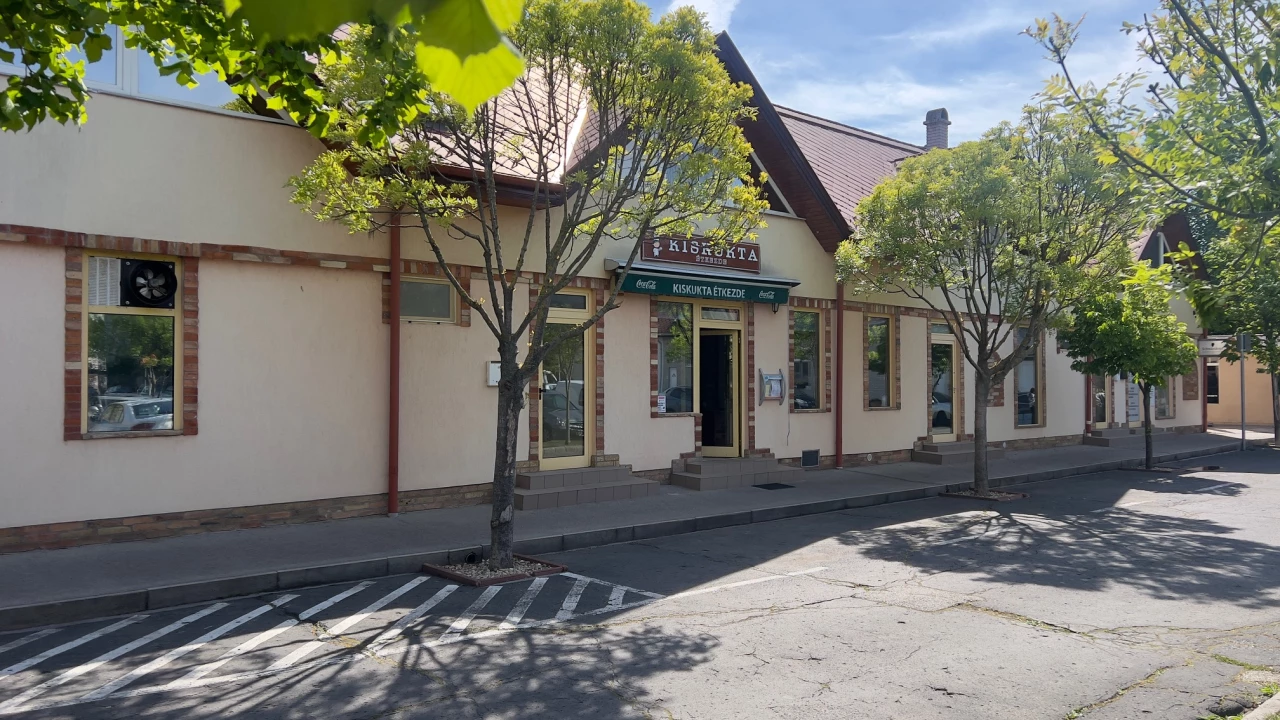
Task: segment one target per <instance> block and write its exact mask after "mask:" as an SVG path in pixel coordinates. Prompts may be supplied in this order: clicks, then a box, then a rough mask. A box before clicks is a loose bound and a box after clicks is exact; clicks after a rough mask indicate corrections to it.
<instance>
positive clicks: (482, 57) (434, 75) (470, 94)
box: [416, 42, 524, 113]
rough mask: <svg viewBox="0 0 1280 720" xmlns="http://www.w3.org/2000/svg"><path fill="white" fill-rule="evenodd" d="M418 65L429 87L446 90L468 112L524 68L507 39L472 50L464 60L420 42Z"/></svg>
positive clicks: (494, 93)
mask: <svg viewBox="0 0 1280 720" xmlns="http://www.w3.org/2000/svg"><path fill="white" fill-rule="evenodd" d="M416 49H417V60H418V68H419V69H420V70H421V71H422V74H424V75H426V76H427V79H429V80H430V81H431V85H432V87H434V88H435V89H436V90H439V91H440V92H443V93H446V94H448V95H449V96H450V97H452V98H453V99H454V100H455V101H456V102H457V103H458V104H459V105H461V106H463V107H464V108H466V110H467V112H468V113H470V112H474V111H475V109H476V107H477V106H479V105H480V104H481V103H483V102H485V101H487V100H489V99H490V98H493V97H495V96H497V94H498V93H500V92H502V91H503V90H505V89H506V88H507V87H510V85H511V83H513V82H515V80H516V78H518V77H520V75H521V74H522V73H523V72H524V60H523V59H522V58H521V57H520V55H518V54H517V53H516V52H515V50H514V49H512V48H511V46H510V45H508V44H507V43H506V42H502V43H500V44H499V45H498V46H497V47H494V48H493V49H491V50H489V51H488V52H484V53H479V54H472V55H470V56H468V57H467V59H466V60H465V61H463V62H458V56H457V55H455V54H454V53H453V52H450V51H449V50H446V49H444V48H440V47H433V46H431V45H427V44H424V43H422V42H419V43H418V44H417V48H416Z"/></svg>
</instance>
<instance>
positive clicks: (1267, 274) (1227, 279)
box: [1205, 237, 1280, 375]
mask: <svg viewBox="0 0 1280 720" xmlns="http://www.w3.org/2000/svg"><path fill="white" fill-rule="evenodd" d="M1240 244H1241V240H1240V238H1238V237H1232V238H1230V239H1227V240H1223V241H1221V242H1220V243H1218V244H1217V245H1216V246H1215V247H1214V248H1212V250H1210V252H1208V253H1206V254H1205V262H1206V263H1207V264H1208V266H1209V270H1210V272H1212V273H1213V276H1214V285H1213V288H1212V290H1211V292H1212V293H1213V294H1214V295H1215V298H1216V303H1215V304H1214V307H1215V309H1216V313H1215V315H1214V318H1215V323H1214V327H1215V329H1217V330H1221V331H1222V332H1227V333H1231V334H1240V333H1245V334H1248V335H1252V336H1253V338H1254V341H1253V349H1252V350H1251V351H1250V353H1249V354H1250V355H1251V356H1252V357H1253V358H1254V359H1255V360H1257V361H1258V364H1259V368H1258V372H1265V373H1267V374H1271V375H1274V374H1277V373H1280V247H1273V246H1271V245H1267V246H1265V247H1263V248H1261V249H1260V251H1259V252H1258V253H1252V252H1247V251H1246V252H1244V253H1241V248H1240ZM1242 255H1243V256H1242ZM1223 355H1224V357H1226V358H1227V359H1228V360H1231V361H1232V362H1236V361H1238V360H1239V359H1240V353H1239V350H1238V348H1237V347H1236V346H1235V344H1233V343H1228V347H1227V351H1226V352H1225V353H1223Z"/></svg>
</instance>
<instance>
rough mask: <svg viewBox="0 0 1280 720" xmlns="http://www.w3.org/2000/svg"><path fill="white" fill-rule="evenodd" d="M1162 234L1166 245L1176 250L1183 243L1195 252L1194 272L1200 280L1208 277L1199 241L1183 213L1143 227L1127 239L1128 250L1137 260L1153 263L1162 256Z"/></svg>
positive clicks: (1177, 213)
mask: <svg viewBox="0 0 1280 720" xmlns="http://www.w3.org/2000/svg"><path fill="white" fill-rule="evenodd" d="M1161 235H1163V236H1164V242H1165V245H1166V247H1167V248H1168V249H1169V250H1170V251H1177V250H1178V248H1180V247H1182V246H1183V245H1184V244H1185V245H1186V246H1187V247H1188V248H1190V249H1191V251H1192V252H1194V253H1195V260H1194V262H1195V274H1196V277H1198V278H1200V279H1201V280H1208V279H1209V272H1208V270H1206V269H1205V262H1204V257H1203V256H1201V254H1200V242H1199V241H1198V240H1196V236H1195V233H1193V232H1191V223H1190V222H1189V221H1188V220H1187V216H1186V214H1185V213H1181V212H1176V213H1173V214H1172V215H1169V216H1168V217H1166V218H1164V219H1163V220H1161V221H1160V222H1159V223H1158V224H1154V225H1148V226H1147V227H1145V228H1143V230H1142V233H1141V234H1139V235H1138V237H1136V238H1134V239H1133V240H1130V241H1129V252H1130V253H1131V254H1132V255H1133V259H1134V260H1137V261H1142V260H1148V261H1150V262H1151V263H1152V264H1153V265H1154V264H1155V262H1156V259H1157V258H1159V257H1162V256H1163V253H1162V252H1161V250H1160V237H1161Z"/></svg>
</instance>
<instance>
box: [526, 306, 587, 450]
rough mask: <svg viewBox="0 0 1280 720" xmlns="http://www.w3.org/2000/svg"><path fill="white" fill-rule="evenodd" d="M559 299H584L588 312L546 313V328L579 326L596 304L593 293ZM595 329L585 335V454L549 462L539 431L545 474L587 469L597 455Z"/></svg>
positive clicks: (540, 413)
mask: <svg viewBox="0 0 1280 720" xmlns="http://www.w3.org/2000/svg"><path fill="white" fill-rule="evenodd" d="M557 295H585V296H586V308H585V309H583V310H578V309H570V308H551V309H550V310H548V311H547V324H548V325H551V324H557V325H560V324H577V323H580V322H582V321H584V320H587V319H589V318H590V317H591V314H592V312H594V310H595V304H594V303H593V302H592V300H593V297H592V293H591V291H590V290H581V289H575V288H566V289H564V290H561V291H560V292H559V293H557ZM595 347H596V342H595V328H594V327H592V328H588V329H587V330H586V331H585V332H583V333H582V404H583V408H582V454H581V455H571V456H569V457H558V458H549V457H547V456H546V453H545V452H544V451H543V446H542V442H543V440H544V439H545V433H543V432H542V427H541V426H539V427H538V466H539V467H540V468H541V469H543V470H566V469H569V468H580V467H588V466H590V465H591V456H592V455H594V454H595V451H596V440H595V438H596V354H595ZM542 371H543V369H542V368H541V367H539V368H538V378H537V379H538V388H539V392H538V422H539V424H541V423H542V420H543V412H544V410H543V408H542V392H541V388H542V385H543V382H542V378H543V375H542Z"/></svg>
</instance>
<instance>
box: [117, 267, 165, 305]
mask: <svg viewBox="0 0 1280 720" xmlns="http://www.w3.org/2000/svg"><path fill="white" fill-rule="evenodd" d="M177 292H178V276H177V275H176V274H174V270H173V263H171V262H164V261H163V260H121V261H120V304H121V305H127V306H129V307H147V308H172V307H173V297H174V294H175V293H177Z"/></svg>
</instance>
